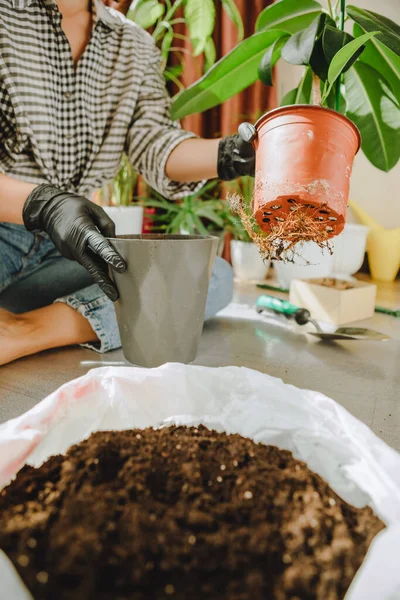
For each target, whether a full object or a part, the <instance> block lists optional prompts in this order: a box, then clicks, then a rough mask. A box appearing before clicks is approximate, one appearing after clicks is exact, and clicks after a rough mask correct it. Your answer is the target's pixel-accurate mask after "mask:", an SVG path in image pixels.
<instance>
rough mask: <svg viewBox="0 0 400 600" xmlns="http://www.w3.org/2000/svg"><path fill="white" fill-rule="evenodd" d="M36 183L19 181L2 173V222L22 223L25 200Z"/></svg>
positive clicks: (0, 176) (0, 213)
mask: <svg viewBox="0 0 400 600" xmlns="http://www.w3.org/2000/svg"><path fill="white" fill-rule="evenodd" d="M35 187H37V184H36V183H26V182H24V181H18V179H14V178H13V177H9V176H8V175H4V174H3V173H0V223H15V224H17V225H21V224H22V223H23V220H22V209H23V207H24V204H25V200H26V199H27V197H28V196H29V194H30V193H31V191H32V190H34V189H35Z"/></svg>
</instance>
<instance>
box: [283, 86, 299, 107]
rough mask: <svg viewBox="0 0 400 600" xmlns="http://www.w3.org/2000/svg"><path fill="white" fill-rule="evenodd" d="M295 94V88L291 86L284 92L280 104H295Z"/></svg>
mask: <svg viewBox="0 0 400 600" xmlns="http://www.w3.org/2000/svg"><path fill="white" fill-rule="evenodd" d="M296 96H297V88H293V90H290V91H289V92H288V93H287V94H285V95H284V96H283V98H282V100H281V103H280V106H289V105H290V104H296V103H295V99H296Z"/></svg>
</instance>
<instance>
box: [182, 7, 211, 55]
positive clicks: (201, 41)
mask: <svg viewBox="0 0 400 600" xmlns="http://www.w3.org/2000/svg"><path fill="white" fill-rule="evenodd" d="M184 13H185V19H186V23H187V26H188V29H189V34H190V40H191V42H192V46H193V55H194V56H198V55H199V54H201V53H202V52H204V49H205V47H206V43H207V40H208V38H209V37H211V35H212V33H213V31H214V26H215V4H214V0H186V2H185V9H184Z"/></svg>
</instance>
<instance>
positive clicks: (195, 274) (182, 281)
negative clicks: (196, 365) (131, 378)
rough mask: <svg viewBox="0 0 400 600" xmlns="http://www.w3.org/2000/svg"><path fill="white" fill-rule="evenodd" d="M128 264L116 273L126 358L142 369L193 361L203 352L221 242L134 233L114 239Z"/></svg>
mask: <svg viewBox="0 0 400 600" xmlns="http://www.w3.org/2000/svg"><path fill="white" fill-rule="evenodd" d="M110 242H111V244H112V245H113V246H114V247H115V248H116V249H117V250H118V252H119V253H120V254H121V256H122V257H123V258H124V259H125V261H126V262H127V265H128V268H127V271H126V272H125V273H123V274H122V275H121V274H118V273H113V277H114V281H115V284H116V286H117V288H118V292H119V295H120V298H119V300H118V301H117V302H116V312H117V318H118V326H119V331H120V335H121V342H122V349H123V352H124V356H125V358H126V359H127V360H128V361H129V362H131V363H132V364H135V365H138V366H142V367H158V366H160V365H162V364H164V363H166V362H180V363H185V364H187V363H190V362H192V361H193V360H194V359H195V357H196V354H197V349H198V345H199V341H200V336H201V331H202V328H203V323H204V311H205V305H206V299H207V293H208V285H209V282H210V277H211V272H212V266H213V262H214V259H215V255H216V252H217V247H218V239H217V238H214V237H207V236H190V235H152V234H150V235H130V236H117V238H115V239H111V240H110Z"/></svg>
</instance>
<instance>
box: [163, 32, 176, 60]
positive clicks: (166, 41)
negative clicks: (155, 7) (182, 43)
mask: <svg viewBox="0 0 400 600" xmlns="http://www.w3.org/2000/svg"><path fill="white" fill-rule="evenodd" d="M173 41H174V32H173V30H172V29H169V30H168V31H166V32H165V35H164V38H163V41H162V44H161V54H162V56H163V59H164V61H167V60H168V54H169V51H170V48H171V46H172V42H173Z"/></svg>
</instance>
